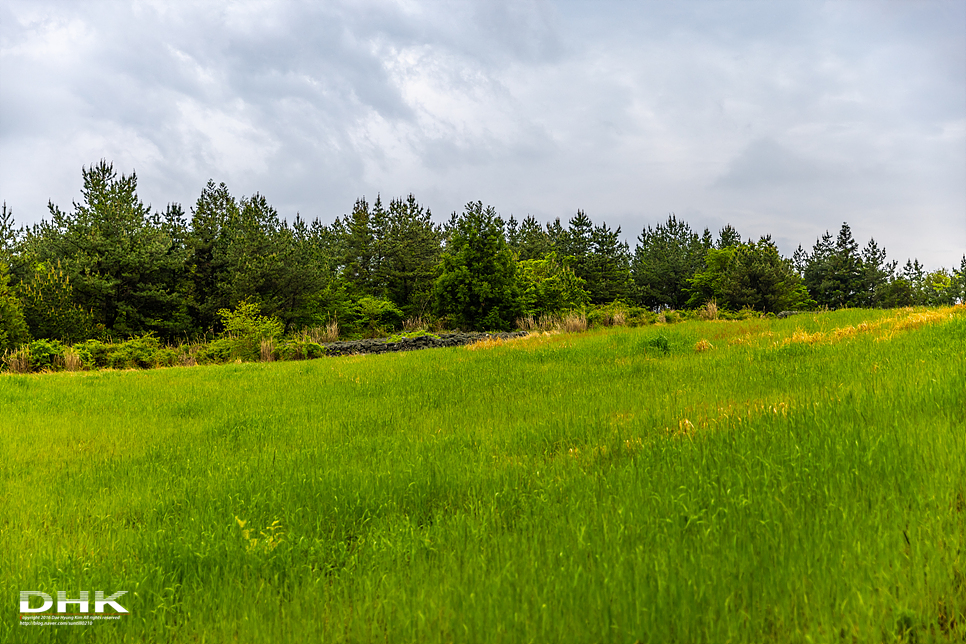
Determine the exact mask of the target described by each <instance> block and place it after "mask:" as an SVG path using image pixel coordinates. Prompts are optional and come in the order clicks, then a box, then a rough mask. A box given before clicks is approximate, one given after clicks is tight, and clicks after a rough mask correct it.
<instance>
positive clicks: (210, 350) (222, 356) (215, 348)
mask: <svg viewBox="0 0 966 644" xmlns="http://www.w3.org/2000/svg"><path fill="white" fill-rule="evenodd" d="M234 347H235V339H234V338H221V339H218V340H215V341H214V342H212V343H210V344H209V345H208V346H206V347H202V348H201V349H200V350H199V351H198V353H197V354H195V360H196V361H197V363H198V364H221V363H223V362H228V361H229V360H230V359H231V356H232V351H233V349H234ZM259 351H261V346H259Z"/></svg>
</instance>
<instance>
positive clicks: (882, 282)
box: [855, 239, 896, 308]
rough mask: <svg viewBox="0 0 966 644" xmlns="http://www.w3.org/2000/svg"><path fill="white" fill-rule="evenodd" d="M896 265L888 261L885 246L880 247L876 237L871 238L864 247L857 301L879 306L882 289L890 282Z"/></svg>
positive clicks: (868, 305) (860, 304) (865, 304)
mask: <svg viewBox="0 0 966 644" xmlns="http://www.w3.org/2000/svg"><path fill="white" fill-rule="evenodd" d="M895 266H896V265H895V263H894V262H893V263H888V262H886V250H885V248H880V247H879V245H878V244H876V243H875V239H870V240H869V243H868V244H866V246H865V248H864V249H862V263H861V277H860V280H859V284H860V287H859V291H858V293H857V294H856V298H855V303H856V304H857V305H858V306H864V307H868V308H872V307H875V306H879V302H880V299H881V297H882V289H884V288H885V286H886V284H888V282H889V277H891V275H892V273H893V271H894V270H895Z"/></svg>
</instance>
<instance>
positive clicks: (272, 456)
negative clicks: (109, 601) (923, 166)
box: [0, 308, 966, 643]
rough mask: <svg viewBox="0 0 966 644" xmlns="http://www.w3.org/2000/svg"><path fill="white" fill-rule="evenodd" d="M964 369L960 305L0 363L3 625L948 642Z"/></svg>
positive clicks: (964, 583) (199, 638) (2, 634)
mask: <svg viewBox="0 0 966 644" xmlns="http://www.w3.org/2000/svg"><path fill="white" fill-rule="evenodd" d="M699 347H700V349H699ZM964 383H966V310H964V309H963V308H958V309H928V310H926V309H922V310H903V311H898V312H895V311H892V312H890V311H859V310H850V311H839V312H834V313H822V314H802V315H798V316H794V317H791V318H788V319H784V320H777V319H749V320H744V321H737V322H724V321H685V322H682V323H679V324H675V325H673V326H665V327H654V326H649V327H640V328H619V327H611V328H601V329H597V330H592V331H589V332H587V333H583V334H560V333H558V334H550V333H546V334H544V333H541V334H533V335H531V336H528V337H526V338H523V339H520V340H515V341H506V342H500V343H496V342H494V343H490V344H488V345H485V346H484V345H477V346H475V347H474V348H473V350H469V347H461V348H453V349H439V350H434V351H423V352H406V353H393V354H386V355H379V356H355V357H347V358H331V359H326V360H316V361H304V362H265V363H246V364H227V365H223V366H214V367H209V368H204V369H199V368H190V369H189V368H170V369H158V370H151V371H126V372H76V373H66V372H64V373H52V374H41V375H12V374H11V375H4V376H2V377H0V407H2V414H0V494H2V499H3V502H2V504H0V542H2V544H3V547H2V548H0V586H2V589H0V596H2V597H5V598H7V600H6V601H7V604H6V608H5V612H6V616H5V617H4V619H3V620H0V642H5V643H6V642H21V641H38V642H94V641H97V642H227V641H240V642H374V641H380V642H385V641H388V642H457V641H458V642H662V643H663V642H708V643H720V642H876V643H879V642H900V641H902V642H912V641H915V642H962V641H964V638H966V414H964V413H963V410H964V409H966V385H964ZM21 590H41V591H44V592H47V593H48V594H53V593H54V592H55V591H56V590H64V591H67V592H68V594H69V596H71V597H74V596H76V594H77V592H78V591H80V590H89V591H91V592H92V593H93V591H94V590H103V591H105V592H113V591H117V590H127V591H128V594H127V595H125V596H124V597H123V599H122V600H121V602H120V603H121V604H122V605H124V606H125V607H127V608H128V609H129V610H130V611H131V613H130V615H128V616H125V617H123V618H121V620H120V621H118V622H111V623H101V624H95V625H92V626H87V627H43V628H40V627H38V628H32V629H29V628H26V627H22V626H19V625H18V621H17V619H16V618H15V617H14V616H13V613H14V611H15V609H14V605H15V601H16V598H17V596H18V592H19V591H21Z"/></svg>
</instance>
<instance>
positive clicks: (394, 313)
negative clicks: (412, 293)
mask: <svg viewBox="0 0 966 644" xmlns="http://www.w3.org/2000/svg"><path fill="white" fill-rule="evenodd" d="M402 320H403V312H402V311H400V310H399V308H398V307H396V305H395V304H393V303H392V302H391V301H390V300H386V299H383V298H378V297H371V296H368V295H367V296H364V297H360V298H359V299H358V300H356V301H355V302H354V303H352V304H351V305H350V306H349V307H348V308H347V309H346V311H345V313H343V315H342V316H341V317H340V318H339V324H340V325H341V326H342V327H343V329H344V330H345V331H346V332H347V333H349V334H350V335H352V334H359V335H364V336H367V337H377V336H380V335H385V334H386V332H388V331H392V330H393V329H395V328H397V327H399V326H400V325H401V324H402Z"/></svg>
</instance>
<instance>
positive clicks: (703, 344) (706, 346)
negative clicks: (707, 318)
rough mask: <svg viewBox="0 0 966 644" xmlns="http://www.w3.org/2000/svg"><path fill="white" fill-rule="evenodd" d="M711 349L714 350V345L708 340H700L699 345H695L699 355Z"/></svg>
mask: <svg viewBox="0 0 966 644" xmlns="http://www.w3.org/2000/svg"><path fill="white" fill-rule="evenodd" d="M711 349H714V345H713V344H711V343H710V342H708V341H707V340H705V339H704V338H702V339H700V340H698V342H697V344H695V345H694V350H695V351H696V352H698V353H702V352H704V351H710V350H711Z"/></svg>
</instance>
